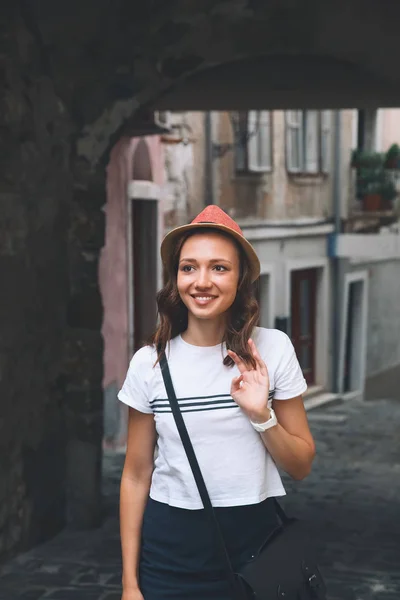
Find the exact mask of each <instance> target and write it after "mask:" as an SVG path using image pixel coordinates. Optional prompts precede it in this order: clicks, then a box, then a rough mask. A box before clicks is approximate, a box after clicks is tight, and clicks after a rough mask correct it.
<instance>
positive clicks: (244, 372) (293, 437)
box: [228, 340, 315, 479]
mask: <svg viewBox="0 0 400 600" xmlns="http://www.w3.org/2000/svg"><path fill="white" fill-rule="evenodd" d="M249 346H250V350H251V352H252V354H253V357H254V359H255V362H256V368H255V369H252V368H250V369H249V368H248V367H247V365H246V364H245V363H244V361H243V360H242V359H241V358H240V357H239V356H238V355H237V354H236V353H235V352H232V351H231V350H228V354H229V356H230V357H231V358H232V360H233V361H234V362H235V364H236V365H237V367H238V369H239V371H240V375H239V377H235V378H234V379H233V380H232V385H231V395H232V398H233V399H234V400H235V402H237V404H238V405H239V406H240V407H241V408H242V409H243V410H244V412H245V413H246V414H247V416H248V417H249V419H250V420H251V421H253V422H255V423H264V422H265V421H268V419H269V417H270V410H269V408H268V391H269V376H268V369H267V366H266V364H265V363H264V361H263V360H262V358H261V356H260V354H259V352H258V350H257V348H256V345H255V344H254V342H253V340H249ZM274 410H275V412H276V417H277V420H278V425H275V426H274V427H271V428H270V429H267V431H264V433H262V434H261V436H262V440H263V442H264V445H265V447H266V448H267V450H268V452H269V453H270V454H271V456H272V458H273V459H274V460H275V462H276V463H277V464H278V465H279V466H280V467H281V468H282V469H283V470H284V471H286V472H287V473H288V474H289V475H290V476H291V477H293V479H303V478H304V477H306V476H307V475H308V474H309V473H310V470H311V464H312V461H313V459H314V456H315V445H314V440H313V438H312V435H311V432H310V429H309V427H308V422H307V415H306V411H305V408H304V405H303V398H302V396H297V397H296V398H291V399H289V400H275V401H274Z"/></svg>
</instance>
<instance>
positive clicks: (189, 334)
mask: <svg viewBox="0 0 400 600" xmlns="http://www.w3.org/2000/svg"><path fill="white" fill-rule="evenodd" d="M224 333H225V319H220V320H218V321H215V320H212V321H207V320H206V319H194V318H191V315H189V321H188V328H187V329H186V331H184V332H183V333H182V339H183V340H185V342H187V343H188V344H193V346H216V345H217V344H220V343H221V342H222V340H223V337H224Z"/></svg>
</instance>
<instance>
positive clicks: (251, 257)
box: [160, 223, 260, 282]
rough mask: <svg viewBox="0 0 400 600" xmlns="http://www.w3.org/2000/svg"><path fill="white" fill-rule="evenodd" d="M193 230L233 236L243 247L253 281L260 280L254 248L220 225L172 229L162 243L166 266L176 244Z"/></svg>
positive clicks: (195, 225)
mask: <svg viewBox="0 0 400 600" xmlns="http://www.w3.org/2000/svg"><path fill="white" fill-rule="evenodd" d="M193 229H215V230H217V231H223V232H225V233H227V234H229V235H230V236H232V237H233V238H234V239H235V240H236V241H237V242H238V243H239V245H240V246H241V247H242V249H243V251H244V253H245V254H246V256H247V258H248V261H249V267H250V271H251V281H252V282H254V281H256V279H258V278H259V276H260V261H259V259H258V256H257V254H256V251H255V250H254V248H253V246H252V245H251V244H250V242H248V241H247V240H246V238H245V237H243V236H242V235H240V234H239V233H237V232H236V231H235V230H234V229H231V228H230V227H226V226H225V225H220V224H218V223H189V224H188V225H181V226H180V227H176V228H175V229H172V230H171V231H170V232H169V233H167V235H166V236H165V237H164V239H163V241H162V243H161V249H160V251H161V259H162V261H163V263H164V265H165V264H167V262H168V258H169V257H170V256H171V252H172V251H173V247H174V245H175V242H176V241H177V240H178V239H179V238H180V237H181V236H182V234H184V233H186V232H187V231H191V230H193Z"/></svg>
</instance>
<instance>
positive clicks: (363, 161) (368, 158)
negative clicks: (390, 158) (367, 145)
mask: <svg viewBox="0 0 400 600" xmlns="http://www.w3.org/2000/svg"><path fill="white" fill-rule="evenodd" d="M384 161H385V155H384V154H382V153H381V152H369V151H367V150H360V149H358V148H356V149H355V150H353V151H352V156H351V166H352V167H354V168H356V169H379V168H382V166H383V163H384Z"/></svg>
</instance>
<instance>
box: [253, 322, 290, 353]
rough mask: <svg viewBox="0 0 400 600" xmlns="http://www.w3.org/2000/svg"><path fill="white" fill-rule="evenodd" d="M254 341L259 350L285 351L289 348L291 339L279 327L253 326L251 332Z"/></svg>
mask: <svg viewBox="0 0 400 600" xmlns="http://www.w3.org/2000/svg"><path fill="white" fill-rule="evenodd" d="M253 337H254V342H255V344H256V345H257V346H258V347H259V349H260V350H262V349H263V350H269V349H271V350H273V351H274V352H275V353H276V352H282V353H283V352H285V351H286V350H288V349H290V346H291V341H290V338H289V336H288V335H286V333H284V332H283V331H280V330H279V329H267V328H266V327H255V328H254V332H253Z"/></svg>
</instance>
